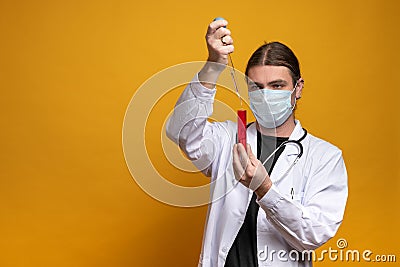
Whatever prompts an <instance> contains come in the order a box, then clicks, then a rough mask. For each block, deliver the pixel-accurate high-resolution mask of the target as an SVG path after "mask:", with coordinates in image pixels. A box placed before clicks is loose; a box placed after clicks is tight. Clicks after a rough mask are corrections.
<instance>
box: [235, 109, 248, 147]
mask: <svg viewBox="0 0 400 267" xmlns="http://www.w3.org/2000/svg"><path fill="white" fill-rule="evenodd" d="M237 114H238V135H237V141H238V143H242V145H243V146H244V148H246V144H247V142H246V123H247V122H246V110H244V109H239V110H238V111H237Z"/></svg>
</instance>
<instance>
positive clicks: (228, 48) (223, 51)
mask: <svg viewBox="0 0 400 267" xmlns="http://www.w3.org/2000/svg"><path fill="white" fill-rule="evenodd" d="M216 49H217V50H218V51H219V53H220V54H222V55H228V54H230V53H233V51H234V50H235V47H234V46H233V45H223V46H221V47H218V48H216Z"/></svg>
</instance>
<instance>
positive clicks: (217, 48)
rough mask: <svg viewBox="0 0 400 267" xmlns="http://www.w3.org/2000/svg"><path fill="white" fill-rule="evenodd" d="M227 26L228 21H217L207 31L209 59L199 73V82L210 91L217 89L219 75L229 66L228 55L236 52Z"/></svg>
mask: <svg viewBox="0 0 400 267" xmlns="http://www.w3.org/2000/svg"><path fill="white" fill-rule="evenodd" d="M227 25H228V22H227V21H226V20H215V21H213V22H211V23H210V25H209V26H208V29H207V34H206V41H207V49H208V59H207V63H206V64H205V66H204V67H203V68H202V69H201V71H200V72H199V80H200V82H201V83H202V84H203V85H204V86H205V87H207V88H210V89H212V88H214V87H215V83H216V82H217V80H218V77H219V75H220V74H221V72H222V71H223V70H224V69H225V67H226V65H227V64H228V57H229V56H228V55H229V54H230V53H232V52H233V50H234V47H233V39H232V37H231V31H230V30H229V29H227V28H226V26H227Z"/></svg>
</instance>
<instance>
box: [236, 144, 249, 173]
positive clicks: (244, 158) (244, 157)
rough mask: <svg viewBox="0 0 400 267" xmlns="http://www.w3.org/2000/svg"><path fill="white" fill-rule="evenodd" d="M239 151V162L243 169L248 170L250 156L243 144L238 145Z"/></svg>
mask: <svg viewBox="0 0 400 267" xmlns="http://www.w3.org/2000/svg"><path fill="white" fill-rule="evenodd" d="M237 150H238V154H239V160H240V162H241V164H242V166H243V168H244V169H245V170H246V168H247V164H249V156H248V155H247V153H246V150H245V149H244V146H243V145H242V144H241V143H238V144H237Z"/></svg>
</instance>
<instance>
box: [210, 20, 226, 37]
mask: <svg viewBox="0 0 400 267" xmlns="http://www.w3.org/2000/svg"><path fill="white" fill-rule="evenodd" d="M227 25H228V21H226V20H224V19H223V20H216V21H213V22H211V23H210V25H208V29H207V35H211V34H214V33H215V31H216V30H217V29H219V28H224V27H226V26H227Z"/></svg>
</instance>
